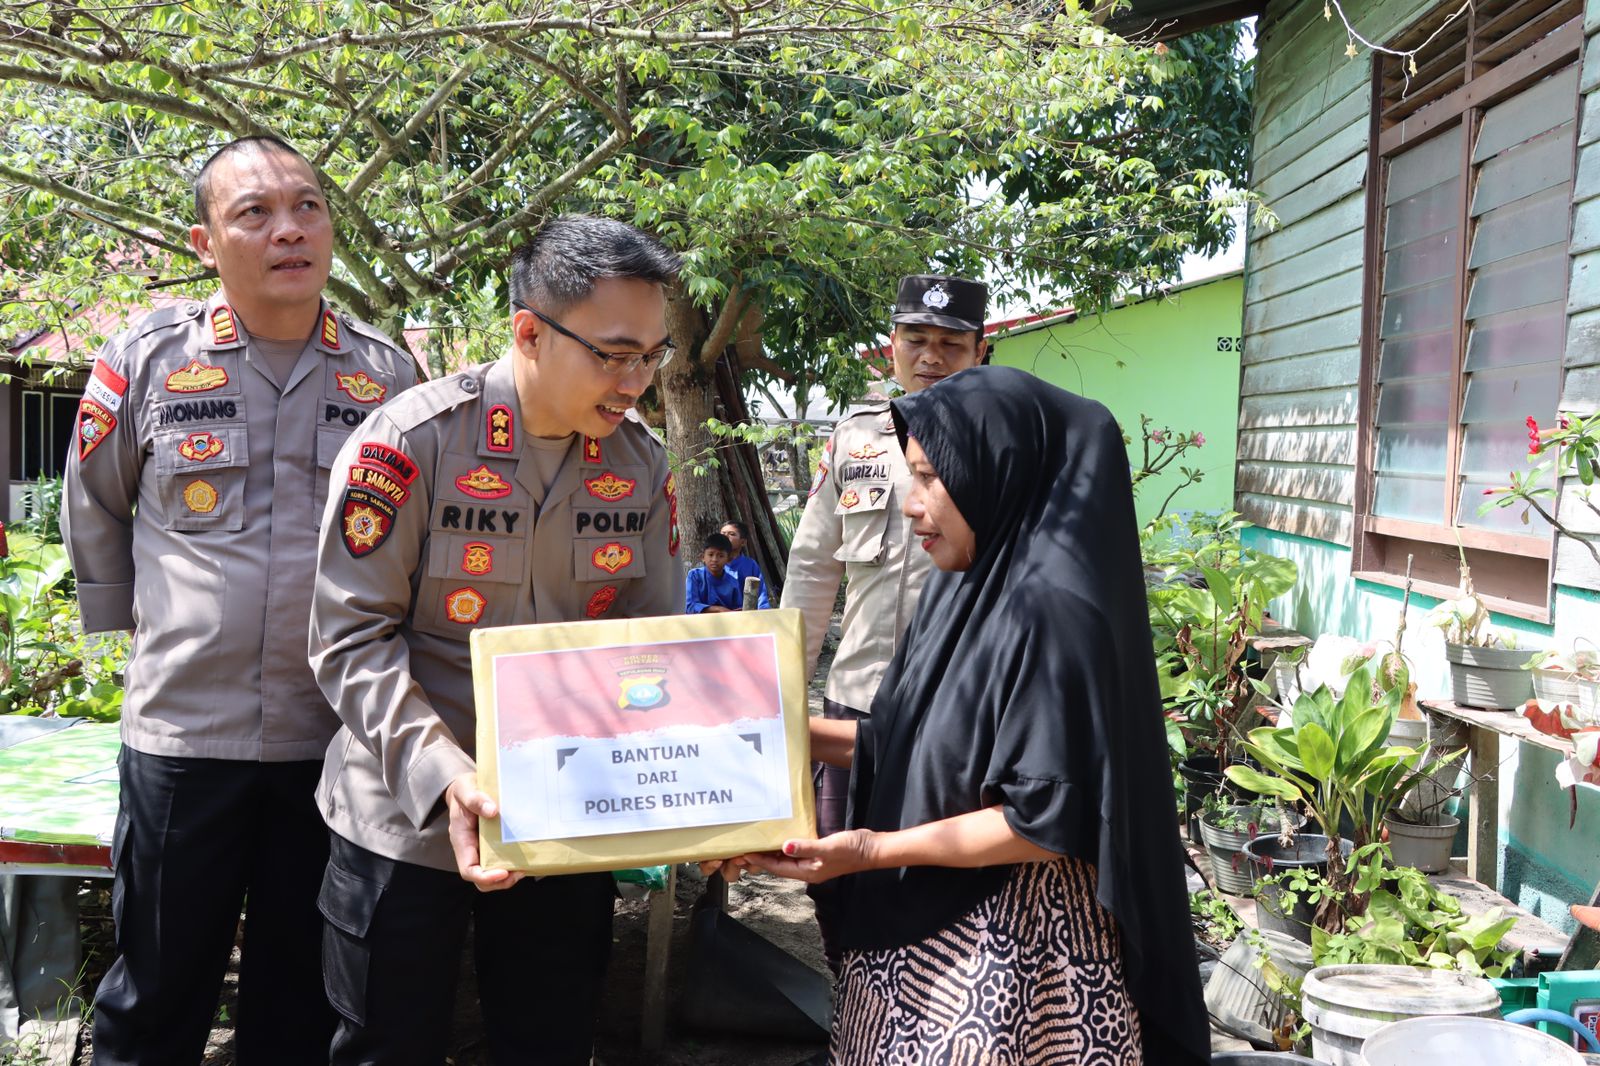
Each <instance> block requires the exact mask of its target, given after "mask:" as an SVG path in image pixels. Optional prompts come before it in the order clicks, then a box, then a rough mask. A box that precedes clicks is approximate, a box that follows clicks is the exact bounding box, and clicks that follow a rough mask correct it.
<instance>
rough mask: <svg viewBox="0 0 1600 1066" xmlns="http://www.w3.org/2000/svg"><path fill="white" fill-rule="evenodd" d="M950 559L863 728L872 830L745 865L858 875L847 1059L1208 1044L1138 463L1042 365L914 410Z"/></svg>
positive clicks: (920, 502)
mask: <svg viewBox="0 0 1600 1066" xmlns="http://www.w3.org/2000/svg"><path fill="white" fill-rule="evenodd" d="M894 416H895V422H896V425H897V427H898V428H899V432H900V437H901V443H902V446H903V447H905V449H906V458H907V460H908V461H909V462H910V464H911V470H912V480H913V489H912V492H911V495H910V497H909V498H908V500H907V502H906V504H905V512H906V514H907V515H908V516H909V517H911V519H912V520H913V523H914V529H915V531H916V533H917V535H918V536H920V537H922V538H923V541H922V547H923V549H924V550H926V551H927V552H928V553H929V554H930V555H932V557H933V561H934V563H935V564H936V565H937V566H938V568H939V570H940V571H941V572H940V573H937V574H935V575H934V576H933V577H932V578H931V579H930V580H929V581H928V584H927V587H926V590H925V591H924V592H923V595H922V601H921V604H920V606H919V607H918V610H917V614H916V617H915V619H913V621H912V623H911V627H910V629H909V631H908V632H907V634H906V639H905V640H904V641H903V642H902V643H901V645H900V649H899V652H898V653H897V654H896V656H895V659H894V662H893V663H892V664H891V666H890V667H889V671H888V674H887V675H886V676H885V677H884V680H883V684H882V686H881V687H880V688H879V690H878V694H877V697H876V699H875V700H874V701H873V705H872V714H871V716H870V717H869V718H868V719H866V720H865V721H863V722H861V723H860V725H859V731H858V730H857V724H856V723H854V722H834V721H823V720H821V719H812V729H813V731H812V744H813V757H814V758H818V759H821V760H823V761H828V762H832V763H833V764H835V765H850V766H852V768H853V772H852V779H851V807H850V820H849V824H850V825H851V827H852V828H851V829H849V830H846V831H845V832H843V833H838V834H834V835H833V836H829V837H825V838H823V839H822V840H815V841H804V840H793V841H790V842H788V843H787V844H786V845H785V846H784V849H783V853H782V854H777V853H773V854H767V855H758V856H747V857H745V859H743V860H740V865H743V864H749V865H752V866H755V867H757V868H760V869H764V870H767V871H769V872H771V873H776V874H781V875H784V876H789V877H797V878H800V879H801V880H806V881H822V880H829V879H831V878H834V877H840V876H844V877H845V878H846V880H845V881H844V882H843V883H842V891H843V895H844V901H843V908H844V910H843V914H842V918H843V922H844V928H843V939H844V942H845V945H846V947H847V952H846V955H845V961H844V966H843V969H842V972H841V974H840V982H839V1003H838V1007H837V1010H836V1015H835V1023H834V1032H833V1044H832V1055H831V1057H832V1061H833V1062H835V1063H840V1064H844V1066H858V1064H859V1066H867V1064H869V1063H870V1064H873V1066H876V1064H878V1063H880V1062H883V1063H901V1062H907V1063H909V1062H919V1063H941V1062H962V1063H967V1062H971V1063H978V1062H994V1063H1072V1064H1078V1063H1083V1064H1088V1063H1094V1064H1106V1066H1110V1064H1119V1066H1126V1064H1136V1063H1141V1062H1142V1063H1143V1064H1144V1066H1183V1064H1188V1063H1205V1062H1209V1061H1210V1051H1209V1029H1208V1026H1207V1023H1206V1017H1205V1010H1204V1006H1203V1004H1202V1002H1201V995H1200V981H1199V973H1198V969H1197V965H1196V961H1195V954H1194V941H1193V936H1192V933H1191V931H1190V927H1189V908H1188V901H1187V898H1186V896H1185V893H1184V883H1183V871H1182V856H1181V851H1180V846H1179V843H1178V834H1177V818H1176V815H1175V813H1174V811H1175V805H1174V800H1173V792H1172V785H1171V775H1170V771H1169V770H1168V765H1167V754H1166V751H1167V749H1166V739H1165V733H1164V730H1163V727H1162V722H1161V706H1160V703H1161V701H1160V696H1159V691H1158V688H1157V685H1156V676H1155V666H1154V654H1153V652H1152V648H1151V640H1150V629H1149V623H1148V621H1147V614H1146V606H1145V593H1144V581H1143V572H1142V567H1141V563H1140V558H1139V540H1138V532H1137V529H1136V527H1135V522H1134V513H1133V494H1132V491H1131V488H1130V485H1129V477H1128V456H1127V452H1126V450H1125V446H1124V444H1123V440H1122V434H1121V431H1120V430H1119V429H1118V427H1117V424H1116V421H1115V420H1114V419H1113V418H1112V417H1111V414H1110V412H1109V411H1107V410H1106V409H1105V408H1104V407H1103V406H1101V405H1100V404H1098V403H1095V402H1093V401H1091V400H1086V399H1083V398H1082V397H1079V396H1074V395H1072V394H1070V393H1067V392H1063V391H1061V390H1059V389H1056V388H1053V387H1052V386H1050V385H1047V384H1045V383H1043V382H1041V381H1039V380H1038V379H1037V378H1035V377H1033V376H1031V375H1029V374H1025V373H1023V372H1021V371H1017V370H1011V369H1006V368H999V367H979V368H976V369H973V370H967V371H964V372H962V373H960V374H957V375H955V376H954V377H951V378H949V379H948V380H946V381H944V382H941V383H940V384H938V385H936V386H934V387H932V388H929V389H925V390H923V391H922V392H920V393H917V394H915V395H913V396H908V397H905V398H903V399H900V400H896V401H895V402H894Z"/></svg>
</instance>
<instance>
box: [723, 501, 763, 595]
mask: <svg viewBox="0 0 1600 1066" xmlns="http://www.w3.org/2000/svg"><path fill="white" fill-rule="evenodd" d="M722 535H723V536H724V537H727V538H728V543H730V544H732V545H733V555H732V556H731V557H730V558H729V559H728V573H730V574H732V575H733V576H734V577H736V578H738V579H739V588H740V589H741V590H742V589H743V588H744V579H745V578H747V577H754V578H758V579H760V581H761V598H760V599H759V600H758V601H757V602H756V606H757V607H758V608H760V609H761V610H763V611H765V610H767V609H768V608H770V607H771V606H772V601H771V600H769V599H767V579H766V576H765V575H764V574H762V573H761V564H760V563H758V562H756V557H755V556H753V555H751V554H749V553H748V552H746V551H745V545H746V544H748V543H749V542H750V527H749V526H746V525H745V524H744V523H743V522H741V521H739V520H738V519H737V518H730V519H728V520H727V521H726V522H724V523H722Z"/></svg>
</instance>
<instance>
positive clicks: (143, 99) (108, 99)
mask: <svg viewBox="0 0 1600 1066" xmlns="http://www.w3.org/2000/svg"><path fill="white" fill-rule="evenodd" d="M4 81H28V82H33V83H34V84H35V85H45V86H48V87H50V88H52V89H65V90H68V91H69V92H77V93H83V94H84V95H85V96H88V97H90V98H92V99H95V100H99V101H101V102H102V103H108V104H131V105H133V106H134V107H143V108H146V109H148V110H150V111H157V112H160V113H161V114H165V115H173V116H176V117H177V118H181V119H186V120H188V121H189V122H193V123H196V124H197V125H201V126H209V127H211V128H212V129H219V130H221V129H227V128H228V123H227V122H226V121H225V120H224V119H223V117H222V116H221V115H218V114H215V113H214V112H211V111H208V110H206V109H205V108H203V107H200V106H199V105H197V104H191V103H188V102H187V101H184V100H179V99H177V98H175V97H171V96H162V95H160V94H159V93H147V92H142V91H141V90H138V89H130V88H129V87H127V86H126V85H117V84H113V83H111V82H109V81H91V80H89V79H87V78H79V77H73V76H70V75H66V74H61V73H58V72H54V71H49V70H34V69H33V68H32V67H19V66H17V65H15V64H13V63H0V82H4Z"/></svg>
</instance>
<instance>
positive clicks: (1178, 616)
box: [1140, 511, 1299, 764]
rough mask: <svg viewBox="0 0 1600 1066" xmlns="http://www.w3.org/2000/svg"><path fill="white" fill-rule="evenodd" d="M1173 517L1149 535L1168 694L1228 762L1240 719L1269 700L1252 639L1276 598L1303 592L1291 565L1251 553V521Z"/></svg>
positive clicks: (1189, 727) (1147, 551)
mask: <svg viewBox="0 0 1600 1066" xmlns="http://www.w3.org/2000/svg"><path fill="white" fill-rule="evenodd" d="M1179 524H1180V520H1179V519H1178V518H1177V516H1175V515H1167V516H1165V517H1163V518H1160V519H1157V520H1156V521H1155V522H1153V523H1151V524H1150V526H1149V527H1148V528H1146V529H1145V530H1144V532H1143V533H1142V534H1141V537H1140V541H1141V548H1142V553H1143V556H1144V561H1145V566H1146V567H1147V568H1148V569H1149V570H1151V571H1153V572H1154V574H1155V575H1156V576H1155V581H1154V584H1152V585H1151V587H1150V589H1149V601H1150V628H1151V631H1152V634H1153V636H1154V639H1155V653H1156V668H1157V671H1158V673H1159V676H1160V680H1161V695H1162V698H1163V700H1164V701H1165V703H1166V705H1167V707H1168V709H1169V711H1170V712H1171V714H1172V715H1173V716H1175V718H1176V719H1177V721H1178V722H1179V723H1180V724H1181V725H1182V726H1183V727H1184V728H1185V730H1186V731H1187V732H1188V733H1189V735H1190V736H1191V737H1193V738H1194V741H1195V743H1196V745H1197V746H1198V747H1200V748H1203V749H1205V750H1208V751H1215V752H1217V753H1218V754H1219V755H1222V756H1224V759H1223V762H1224V764H1226V762H1227V759H1226V757H1225V756H1226V754H1227V751H1228V749H1229V748H1230V747H1231V745H1232V744H1233V743H1234V742H1235V740H1236V739H1237V737H1236V736H1235V733H1236V725H1235V723H1236V722H1237V720H1238V718H1239V715H1240V714H1241V713H1242V712H1243V711H1244V708H1245V707H1246V705H1247V704H1248V703H1249V701H1250V700H1251V699H1252V698H1253V697H1254V696H1256V695H1258V694H1263V695H1264V694H1265V692H1266V689H1265V686H1264V685H1262V683H1261V682H1260V681H1259V680H1257V679H1254V678H1251V677H1250V676H1249V674H1248V673H1247V672H1246V662H1245V659H1244V653H1245V649H1246V646H1247V643H1248V641H1249V638H1250V637H1251V636H1252V635H1254V634H1256V633H1259V632H1260V631H1261V619H1262V615H1263V613H1264V611H1265V609H1266V605H1267V603H1268V602H1269V601H1271V600H1272V599H1274V598H1275V597H1278V596H1281V595H1283V594H1284V593H1285V592H1287V591H1289V589H1291V588H1293V587H1294V583H1295V580H1296V579H1297V577H1298V576H1299V571H1298V570H1297V568H1296V567H1295V564H1294V563H1293V562H1292V561H1290V560H1288V559H1280V558H1278V557H1277V556H1273V555H1268V554H1266V553H1264V552H1259V551H1256V550H1254V549H1251V548H1246V547H1244V544H1243V542H1242V541H1241V539H1240V534H1241V533H1242V531H1243V530H1244V528H1245V527H1246V525H1247V523H1245V522H1243V521H1242V520H1240V518H1239V516H1238V515H1237V514H1236V513H1233V512H1231V511H1230V512H1228V513H1226V514H1222V515H1219V516H1215V517H1211V518H1204V517H1202V518H1199V519H1196V520H1194V521H1193V522H1191V524H1190V527H1189V529H1188V530H1186V531H1183V530H1179V528H1178V527H1179Z"/></svg>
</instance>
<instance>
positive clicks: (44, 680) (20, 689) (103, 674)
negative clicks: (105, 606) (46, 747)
mask: <svg viewBox="0 0 1600 1066" xmlns="http://www.w3.org/2000/svg"><path fill="white" fill-rule="evenodd" d="M8 540H9V542H10V554H9V555H8V556H5V557H0V714H46V713H49V714H57V715H60V716H62V717H67V718H93V719H96V720H98V721H116V720H117V719H118V718H119V717H120V716H121V713H122V685H121V671H122V669H123V667H124V665H126V663H127V658H128V642H127V639H126V637H122V636H85V635H84V634H83V632H82V631H81V629H80V627H79V626H78V621H77V604H76V603H75V602H74V601H73V600H72V598H71V597H70V596H69V595H67V594H66V592H65V588H66V585H67V580H68V577H69V575H70V572H71V570H70V567H69V566H68V563H67V553H66V549H64V548H63V547H62V546H61V545H60V544H52V543H48V542H45V541H42V540H40V539H39V538H38V537H36V536H34V535H32V534H29V533H16V534H13V535H10V536H9V537H8Z"/></svg>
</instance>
